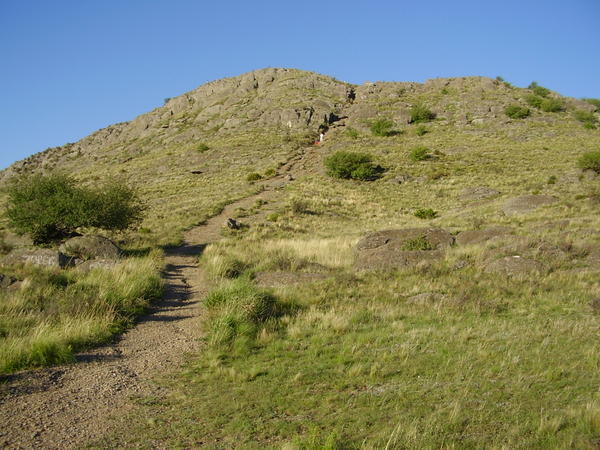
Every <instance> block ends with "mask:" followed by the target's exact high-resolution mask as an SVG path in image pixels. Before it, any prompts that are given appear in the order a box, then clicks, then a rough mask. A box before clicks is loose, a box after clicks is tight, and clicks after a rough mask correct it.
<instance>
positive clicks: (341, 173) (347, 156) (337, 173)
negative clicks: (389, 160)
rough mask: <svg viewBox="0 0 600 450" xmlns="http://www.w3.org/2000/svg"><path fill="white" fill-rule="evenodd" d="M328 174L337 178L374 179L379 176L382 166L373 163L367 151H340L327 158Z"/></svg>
mask: <svg viewBox="0 0 600 450" xmlns="http://www.w3.org/2000/svg"><path fill="white" fill-rule="evenodd" d="M325 167H326V168H327V173H328V175H330V176H332V177H335V178H344V179H354V180H362V181H366V180H373V179H375V178H377V177H378V175H379V173H380V171H381V170H380V168H378V167H376V166H375V165H374V164H373V158H372V157H371V155H369V154H367V153H358V152H347V151H338V152H335V153H334V154H332V155H330V156H328V157H327V158H326V159H325Z"/></svg>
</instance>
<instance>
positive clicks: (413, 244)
mask: <svg viewBox="0 0 600 450" xmlns="http://www.w3.org/2000/svg"><path fill="white" fill-rule="evenodd" d="M402 250H433V246H432V245H431V244H430V243H429V241H428V240H427V238H426V237H425V236H420V237H418V238H415V239H409V240H407V241H406V242H405V243H404V245H403V246H402Z"/></svg>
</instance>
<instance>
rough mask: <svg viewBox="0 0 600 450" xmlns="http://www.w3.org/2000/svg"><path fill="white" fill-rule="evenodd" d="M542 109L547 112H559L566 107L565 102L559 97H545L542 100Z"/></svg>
mask: <svg viewBox="0 0 600 450" xmlns="http://www.w3.org/2000/svg"><path fill="white" fill-rule="evenodd" d="M540 109H541V110H542V111H545V112H559V111H563V110H564V109H565V104H564V103H563V102H562V100H560V99H558V98H545V99H543V100H542V103H541V105H540Z"/></svg>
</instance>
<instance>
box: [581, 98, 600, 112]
mask: <svg viewBox="0 0 600 450" xmlns="http://www.w3.org/2000/svg"><path fill="white" fill-rule="evenodd" d="M583 100H585V101H586V102H588V103H589V104H590V105H594V106H595V107H596V111H600V98H584V99H583Z"/></svg>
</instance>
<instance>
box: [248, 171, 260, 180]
mask: <svg viewBox="0 0 600 450" xmlns="http://www.w3.org/2000/svg"><path fill="white" fill-rule="evenodd" d="M260 179H262V175H261V174H260V173H256V172H252V173H249V174H248V175H247V176H246V181H258V180H260Z"/></svg>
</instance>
